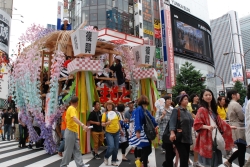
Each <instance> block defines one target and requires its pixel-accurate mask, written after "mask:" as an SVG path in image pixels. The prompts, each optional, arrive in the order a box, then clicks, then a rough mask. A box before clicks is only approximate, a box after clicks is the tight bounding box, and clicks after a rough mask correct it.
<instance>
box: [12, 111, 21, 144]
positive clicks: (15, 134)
mask: <svg viewBox="0 0 250 167" xmlns="http://www.w3.org/2000/svg"><path fill="white" fill-rule="evenodd" d="M13 115H14V127H15V130H14V139H15V140H16V141H19V136H20V135H19V122H18V109H17V107H16V108H15V110H14V114H13Z"/></svg>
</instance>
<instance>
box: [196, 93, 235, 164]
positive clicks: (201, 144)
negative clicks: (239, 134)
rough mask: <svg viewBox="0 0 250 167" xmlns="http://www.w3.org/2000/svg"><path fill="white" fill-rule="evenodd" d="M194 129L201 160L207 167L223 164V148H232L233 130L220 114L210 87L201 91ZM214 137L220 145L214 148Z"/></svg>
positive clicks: (197, 150)
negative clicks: (196, 134)
mask: <svg viewBox="0 0 250 167" xmlns="http://www.w3.org/2000/svg"><path fill="white" fill-rule="evenodd" d="M194 130H195V131H196V132H198V136H197V138H196V145H195V147H194V151H196V152H198V153H199V162H201V163H202V165H204V166H206V167H211V166H212V165H213V166H212V167H216V166H219V165H220V164H222V153H221V150H231V148H232V147H233V139H232V132H231V128H230V126H229V125H228V124H227V123H226V122H225V121H223V120H222V119H221V118H220V117H219V116H218V113H217V105H216V101H215V98H214V95H213V92H212V91H211V90H210V89H205V90H203V91H202V92H201V95H200V108H199V109H198V111H197V114H196V117H195V120H194ZM214 132H215V133H214ZM221 132H222V133H221ZM215 134H216V135H215ZM214 139H216V142H217V145H218V146H217V148H215V149H214V150H213V140H214ZM220 149H221V150H220Z"/></svg>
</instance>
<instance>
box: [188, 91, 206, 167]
mask: <svg viewBox="0 0 250 167" xmlns="http://www.w3.org/2000/svg"><path fill="white" fill-rule="evenodd" d="M189 101H190V108H191V114H192V117H193V119H195V116H196V114H197V110H198V108H199V95H198V94H196V93H193V94H191V95H190V98H189ZM196 137H197V136H196V132H195V131H194V128H193V127H192V140H193V144H192V145H191V148H190V149H191V150H192V151H191V152H193V154H194V163H193V167H203V166H202V165H201V164H200V163H199V160H198V155H199V154H198V153H197V152H196V151H193V150H194V146H195V143H196Z"/></svg>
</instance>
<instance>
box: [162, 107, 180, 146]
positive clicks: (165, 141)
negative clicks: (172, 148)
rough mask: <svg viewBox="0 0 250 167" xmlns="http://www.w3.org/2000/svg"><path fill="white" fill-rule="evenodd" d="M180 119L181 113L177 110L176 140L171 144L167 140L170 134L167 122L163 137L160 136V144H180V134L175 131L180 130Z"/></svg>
mask: <svg viewBox="0 0 250 167" xmlns="http://www.w3.org/2000/svg"><path fill="white" fill-rule="evenodd" d="M172 113H173V112H172ZM180 117H181V111H180V108H178V113H177V122H176V130H175V136H176V140H175V141H174V142H171V141H170V139H169V138H170V135H171V134H170V131H169V121H168V124H167V126H166V128H165V130H164V132H163V135H162V142H163V143H180V142H181V139H182V132H180V131H178V130H177V129H181V123H180Z"/></svg>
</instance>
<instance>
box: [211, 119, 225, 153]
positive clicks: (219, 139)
mask: <svg viewBox="0 0 250 167" xmlns="http://www.w3.org/2000/svg"><path fill="white" fill-rule="evenodd" d="M209 118H210V126H213V127H216V128H214V129H213V131H212V139H214V140H216V144H217V149H218V150H221V151H224V150H225V145H226V144H225V140H224V138H223V136H222V134H221V132H220V131H219V129H218V126H217V125H216V123H215V121H214V120H213V118H212V116H211V115H210V114H209Z"/></svg>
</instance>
